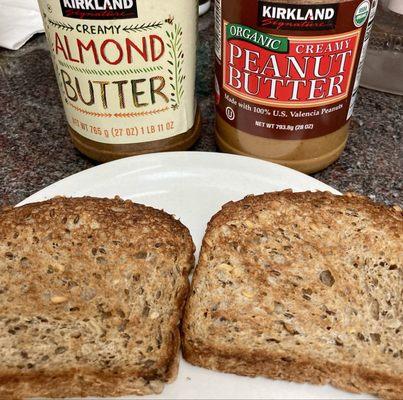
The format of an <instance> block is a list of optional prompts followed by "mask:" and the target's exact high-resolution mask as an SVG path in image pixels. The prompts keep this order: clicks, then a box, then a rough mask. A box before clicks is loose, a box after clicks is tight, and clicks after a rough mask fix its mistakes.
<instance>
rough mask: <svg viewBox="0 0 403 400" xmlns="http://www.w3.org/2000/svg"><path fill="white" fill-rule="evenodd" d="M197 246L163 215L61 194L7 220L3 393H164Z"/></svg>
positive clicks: (2, 278) (2, 219) (1, 302)
mask: <svg viewBox="0 0 403 400" xmlns="http://www.w3.org/2000/svg"><path fill="white" fill-rule="evenodd" d="M193 252H194V245H193V242H192V239H191V237H190V234H189V231H188V230H187V228H185V227H184V226H183V225H182V224H181V223H180V222H179V221H177V220H175V219H174V218H173V217H172V216H170V215H168V214H166V213H165V212H163V211H159V210H155V209H153V208H150V207H145V206H143V205H139V204H135V203H132V202H130V201H123V200H120V199H117V198H116V199H113V200H111V199H98V198H90V197H85V198H55V199H52V200H49V201H45V202H42V203H36V204H30V205H26V206H23V207H18V208H12V209H8V210H5V211H4V212H3V213H1V214H0V360H1V362H0V398H1V399H6V398H7V399H9V398H26V397H35V396H43V397H72V396H77V397H83V396H118V395H128V394H150V393H159V392H161V390H162V389H163V386H164V384H165V383H167V382H171V381H172V380H173V379H175V377H176V374H177V366H178V350H179V344H180V340H179V339H180V337H179V329H178V325H179V322H180V318H181V315H182V310H183V305H184V302H185V299H186V295H187V292H188V286H189V283H188V274H189V272H190V270H191V268H192V266H193Z"/></svg>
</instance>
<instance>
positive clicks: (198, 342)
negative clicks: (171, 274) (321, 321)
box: [182, 191, 403, 399]
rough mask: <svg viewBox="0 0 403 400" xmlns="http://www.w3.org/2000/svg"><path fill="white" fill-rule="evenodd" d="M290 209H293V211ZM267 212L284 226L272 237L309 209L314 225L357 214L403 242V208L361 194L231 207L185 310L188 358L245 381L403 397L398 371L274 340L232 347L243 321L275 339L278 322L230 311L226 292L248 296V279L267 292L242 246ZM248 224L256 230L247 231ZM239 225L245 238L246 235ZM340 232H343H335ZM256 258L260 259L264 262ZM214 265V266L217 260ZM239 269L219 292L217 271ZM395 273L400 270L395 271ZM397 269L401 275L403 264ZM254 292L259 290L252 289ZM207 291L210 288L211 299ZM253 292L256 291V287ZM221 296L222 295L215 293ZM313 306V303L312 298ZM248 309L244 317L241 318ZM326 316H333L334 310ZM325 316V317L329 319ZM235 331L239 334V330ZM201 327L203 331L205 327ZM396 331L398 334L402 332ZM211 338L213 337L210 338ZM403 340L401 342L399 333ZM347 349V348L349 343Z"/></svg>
mask: <svg viewBox="0 0 403 400" xmlns="http://www.w3.org/2000/svg"><path fill="white" fill-rule="evenodd" d="M286 207H290V208H293V209H292V210H291V209H290V210H287V208H286ZM267 210H269V211H270V212H271V213H272V214H273V215H274V217H273V220H274V221H276V222H274V223H273V224H277V226H275V225H274V227H273V231H274V230H275V229H277V228H280V229H283V228H284V225H286V222H284V221H285V220H286V219H287V216H286V215H285V214H286V213H287V212H289V213H291V212H297V213H299V212H300V211H299V210H303V213H302V214H306V215H308V217H307V218H308V219H309V215H312V213H317V219H313V220H314V221H317V220H320V219H321V218H323V219H324V220H325V221H326V222H324V224H325V223H329V224H332V221H331V220H329V214H328V210H331V211H332V212H333V211H335V212H334V215H335V216H336V217H334V218H337V215H338V214H337V212H338V211H339V210H342V211H343V212H344V211H345V210H350V211H347V212H351V213H354V215H356V214H359V213H361V212H362V213H365V218H368V219H369V220H371V223H372V224H374V226H376V227H378V228H379V230H382V229H385V230H387V234H386V235H387V236H386V237H388V240H390V241H395V243H399V241H400V240H401V237H402V233H403V224H402V222H403V213H402V210H401V209H400V208H399V207H397V206H394V207H387V206H384V205H380V204H375V203H373V202H372V201H370V200H369V199H367V198H365V197H363V196H358V195H355V194H347V195H344V196H334V195H332V194H330V193H326V192H303V193H293V192H292V191H283V192H275V193H267V194H263V195H260V196H247V197H246V198H244V199H243V200H240V201H238V202H230V203H227V204H225V205H224V206H223V207H222V209H221V210H220V211H219V212H218V213H216V214H215V215H214V216H213V217H212V219H211V220H210V222H209V224H208V227H207V230H206V234H205V236H204V239H203V244H202V249H201V255H200V259H199V263H198V265H197V267H196V269H195V272H194V276H193V281H192V285H191V291H190V296H189V298H188V301H187V304H186V308H185V315H184V319H183V323H182V351H183V355H184V358H185V359H186V360H187V361H189V362H190V363H192V364H194V365H198V366H201V367H205V368H209V369H213V370H217V371H223V372H229V373H235V374H239V375H246V376H265V377H268V378H273V379H285V380H290V381H295V382H310V383H314V384H331V385H334V386H336V387H338V388H341V389H343V390H347V391H350V392H357V393H358V392H366V393H371V394H376V395H378V396H380V397H383V398H386V399H400V398H402V397H403V374H402V373H401V371H400V372H399V371H398V370H394V371H393V368H391V369H392V370H391V371H389V372H388V373H386V372H385V371H381V370H380V369H377V365H361V364H355V363H353V362H351V361H350V362H349V361H346V362H340V361H337V362H333V361H332V360H331V359H329V358H326V357H320V356H318V355H317V354H316V355H315V354H310V353H309V351H308V350H307V351H305V352H304V350H303V349H302V348H301V347H299V348H298V347H297V346H295V347H294V348H293V349H292V351H290V350H289V349H290V347H284V348H282V347H281V345H276V343H280V340H281V339H280V338H274V339H268V341H273V342H274V344H273V343H271V345H270V347H268V346H267V348H266V347H265V345H264V344H263V345H261V346H260V347H255V348H253V346H252V345H249V344H248V343H247V341H246V339H243V340H242V339H239V341H235V343H236V344H234V345H231V343H233V342H234V338H235V339H236V337H237V335H238V336H240V335H241V334H242V328H240V329H241V333H238V332H239V329H238V327H239V325H236V324H237V323H239V321H241V320H243V321H246V322H245V323H247V324H249V326H252V328H251V331H253V332H254V333H255V334H256V335H260V336H262V335H264V334H266V333H270V327H268V326H267V325H266V324H267V323H268V321H270V323H273V321H275V320H273V319H271V320H268V319H267V318H266V317H265V316H264V314H263V316H261V315H255V316H245V315H244V314H241V313H245V312H246V311H245V310H253V309H254V308H252V306H251V308H249V309H247V308H246V307H245V308H242V307H239V305H236V303H233V305H232V306H231V304H232V303H231V301H234V300H233V297H231V296H232V295H231V294H229V293H230V292H225V291H226V290H227V289H228V287H230V288H231V290H233V292H231V293H236V292H237V291H239V290H241V289H238V288H237V287H236V285H237V282H241V281H242V282H248V280H254V281H256V282H260V283H257V286H258V287H259V290H260V291H263V292H264V291H265V288H264V287H263V286H264V285H267V279H266V278H267V274H266V272H265V271H264V272H261V269H259V271H256V270H253V269H252V266H253V262H254V261H253V260H252V262H251V258H252V257H253V254H259V253H254V252H253V251H252V250H251V249H248V250H250V251H249V252H248V253H247V252H246V251H243V250H245V249H243V247H245V246H247V244H245V243H250V241H248V240H249V239H250V237H251V236H252V235H253V232H252V231H253V230H254V229H257V228H256V226H257V225H259V223H257V222H256V220H258V221H260V217H256V216H257V215H260V213H261V212H264V211H267ZM332 215H333V214H332ZM340 218H341V217H340ZM303 219H304V218H302V220H303ZM287 221H288V220H287ZM309 221H311V220H309ZM328 221H329V222H328ZM320 222H321V221H319V223H320ZM249 224H250V229H249V230H247V228H248V227H249ZM240 226H241V227H242V229H243V231H241V228H240ZM231 228H232V229H234V232H235V233H232V234H227V236H225V235H226V232H227V231H228V230H229V229H231ZM334 229H341V228H339V227H337V225H336V226H335V227H334ZM259 232H260V231H259ZM294 232H296V233H298V228H295V231H294ZM262 236H263V235H262ZM223 238H224V239H223ZM245 238H246V239H245ZM302 239H303V238H302ZM232 240H235V241H236V243H235V246H238V249H237V250H236V251H233V249H232V248H231V246H232V243H231V241H232ZM284 244H287V245H288V244H289V243H288V242H286V241H285V243H284ZM306 245H309V244H306ZM313 247H315V246H313ZM286 248H287V247H286ZM315 248H317V247H315ZM395 248H399V245H396V246H395ZM400 249H401V246H400ZM234 254H239V258H238V259H234V257H235V256H234ZM245 254H247V255H245ZM286 254H287V253H286V252H284V254H280V256H283V255H284V256H285V258H287V255H286ZM396 256H399V255H398V254H395V257H396ZM400 256H401V254H400ZM255 257H256V258H258V257H259V255H257V256H255ZM213 259H214V261H211V260H213ZM273 259H275V257H273ZM258 261H260V260H256V262H258ZM272 261H273V260H272ZM220 262H221V263H222V262H224V264H222V265H221V266H220V265H218V266H217V264H216V263H220ZM265 262H267V260H265ZM214 265H215V266H214ZM232 265H237V266H239V265H243V266H245V268H244V269H243V270H242V271H243V272H242V274H243V275H242V276H241V278H239V276H236V274H235V278H234V276H233V275H232V276H231V275H228V273H227V275H225V276H227V278H224V277H223V276H224V275H220V276H221V277H222V279H221V281H220V282H221V285H222V288H219V289H216V288H217V287H218V285H219V284H218V283H217V282H216V280H215V279H216V278H213V277H212V276H214V277H215V275H214V274H215V273H216V271H215V269H216V268H218V267H222V268H223V269H224V271H228V270H230V271H231V272H230V273H232V274H234V273H233V271H232ZM273 265H274V266H273ZM273 265H271V266H269V267H270V268H272V269H270V271H274V272H276V273H278V274H279V273H280V272H279V271H281V273H282V274H284V273H286V269H287V268H288V267H287V265H289V264H287V263H285V264H284V269H282V270H281V269H280V267H279V268H277V267H276V265H275V262H274V261H273ZM393 267H394V268H395V267H396V266H393ZM397 268H400V267H399V265H398V266H397ZM245 269H246V270H247V271H248V272H247V274H248V275H247V274H246V273H245ZM256 269H258V268H256ZM275 269H277V270H278V271H276V270H275ZM228 276H229V278H228ZM233 278H234V279H233ZM225 279H227V280H225ZM237 279H238V280H237ZM301 279H302V278H301ZM332 279H333V278H332ZM327 283H328V282H327ZM245 285H246V286H245V287H247V286H248V284H247V283H246V284H245ZM330 285H333V282H330ZM234 286H235V288H234ZM249 286H250V287H252V284H250V285H249ZM206 288H208V290H207V292H206ZM272 288H273V289H271V288H270V286H269V287H268V288H267V292H268V293H269V294H270V290H274V286H272ZM253 289H256V288H255V287H253ZM347 289H348V288H347ZM198 290H201V291H203V292H204V293H205V297H206V300H205V301H206V303H203V305H202V306H201V305H200V301H201V298H202V297H203V296H202V295H199V294H198ZM288 290H293V291H294V290H295V293H296V292H297V291H298V290H299V289H297V287H296V285H295V289H293V286H292V285H291V286H290V289H288ZM215 291H216V293H219V294H215ZM223 293H226V295H225V296H226V301H225V300H223V297H224V294H223ZM273 293H274V295H276V296H277V297H275V300H278V301H281V299H279V298H278V297H279V296H278V292H275V291H274V292H273ZM295 293H294V292H292V293H283V296H284V297H287V296H291V298H293V296H295ZM245 295H246V296H247V298H246V300H249V299H248V297H251V294H250V293H246V294H245ZM307 296H308V295H307ZM255 298H256V300H253V301H254V303H253V304H255V306H261V308H263V306H262V304H263V300H262V298H261V297H259V296H257V297H255ZM221 300H223V302H224V303H225V307H224V309H223V310H222V311H220V309H218V310H217V304H220V301H221ZM307 300H311V299H310V298H309V296H308V297H307ZM251 301H252V300H251ZM399 301H400V304H403V303H402V299H401V292H400V300H399V299H398V300H397V302H399ZM275 303H276V302H275ZM253 304H252V305H253ZM278 304H279V303H278ZM241 308H242V311H240V310H241ZM294 311H295V310H294ZM327 311H328V312H329V315H330V316H331V317H332V316H333V311H330V310H327ZM248 312H249V311H248ZM268 313H269V314H272V313H274V311H273V310H269V311H268ZM203 314H204V315H203ZM294 314H295V313H294ZM324 317H326V314H325V315H324ZM209 318H210V319H209ZM283 318H284V317H283ZM290 318H292V316H290ZM306 318H309V317H306ZM221 320H222V321H223V322H222V323H223V324H227V325H225V327H224V326H223V327H221V326H220V321H221ZM210 321H214V322H210ZM228 321H233V322H228ZM313 321H314V320H313ZM312 323H314V322H312ZM234 325H235V328H236V329H238V330H235V331H234ZM286 325H287V324H284V326H285V327H286V330H288V331H289V332H286V334H287V335H288V336H291V337H292V335H298V332H296V331H295V332H293V329H294V328H290V327H289V326H288V325H287V326H286ZM201 326H202V327H203V329H201V328H200V327H201ZM244 326H245V325H244ZM229 329H230V330H229ZM329 329H330V328H329ZM218 332H219V333H220V334H221V335H223V336H222V339H221V340H219V339H216V338H215V336H216V335H218V334H219V333H218ZM396 332H398V330H397V331H396ZM400 334H401V333H400ZM209 335H212V336H210V337H209ZM397 335H399V333H398V334H397ZM273 336H274V335H273ZM295 337H297V336H295ZM277 339H278V340H277ZM253 340H254V339H253V338H252V337H250V338H249V341H251V342H252V341H253ZM324 340H325V339H324ZM327 340H328V339H327ZM340 345H341V346H342V345H343V344H340ZM336 347H337V346H336Z"/></svg>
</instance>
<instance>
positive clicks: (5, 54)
mask: <svg viewBox="0 0 403 400" xmlns="http://www.w3.org/2000/svg"><path fill="white" fill-rule="evenodd" d="M199 30H200V43H199V48H198V67H197V71H198V73H197V94H198V99H199V103H200V106H201V111H202V116H203V133H202V137H201V138H200V140H199V141H198V142H197V143H196V145H195V146H194V147H193V150H198V151H217V148H216V146H215V143H214V101H213V97H212V86H213V85H212V84H213V63H212V44H213V23H212V15H211V13H210V15H207V16H204V17H202V18H201V20H200V27H199ZM402 131H403V97H399V96H393V95H388V94H383V93H380V92H375V91H371V90H366V89H361V90H360V96H359V99H358V102H357V105H356V108H355V116H354V119H353V122H352V132H351V137H350V140H349V143H348V146H347V148H346V150H345V152H344V153H343V155H342V157H341V158H340V159H339V161H337V162H336V163H335V164H333V165H332V166H330V167H329V168H327V169H326V170H324V171H322V172H320V173H317V174H315V175H314V176H315V177H316V178H317V179H319V180H321V181H323V182H325V183H327V184H329V185H331V186H333V187H335V188H336V189H338V190H340V191H355V192H358V193H363V194H366V195H369V196H370V197H372V198H373V199H375V200H378V201H386V202H388V203H398V204H402V203H403V196H402V181H403V179H402V175H403V174H402V158H403V157H402V153H403V152H402V149H403V144H402V137H401V134H402ZM93 165H95V164H94V163H93V162H92V161H91V160H89V159H87V158H86V157H84V156H82V155H81V154H80V153H79V152H78V151H77V150H75V149H74V147H73V145H72V144H71V142H70V139H69V137H68V135H67V132H66V122H65V119H64V113H63V109H62V105H61V101H60V98H59V92H58V88H57V85H56V80H55V78H54V72H53V67H52V63H51V59H50V56H49V53H48V49H47V45H46V42H45V38H44V35H38V36H36V37H35V38H34V39H32V40H31V41H30V42H29V43H28V44H27V45H25V46H24V47H23V48H22V49H21V50H18V51H15V52H13V51H6V50H0V205H1V204H11V205H13V204H16V203H18V202H19V201H21V200H23V199H24V198H25V197H27V196H29V195H31V194H33V193H34V192H36V191H38V190H40V189H42V188H44V187H46V186H48V185H50V184H51V183H53V182H55V181H57V180H60V179H62V178H64V177H67V176H69V175H72V174H74V173H76V172H79V171H82V170H84V169H86V168H89V167H92V166H93Z"/></svg>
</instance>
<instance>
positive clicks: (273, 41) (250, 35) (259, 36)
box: [226, 24, 289, 53]
mask: <svg viewBox="0 0 403 400" xmlns="http://www.w3.org/2000/svg"><path fill="white" fill-rule="evenodd" d="M226 33H227V40H230V39H239V40H244V41H246V42H249V43H252V44H254V45H256V46H259V47H262V48H263V49H267V50H270V51H273V52H276V53H287V52H288V44H289V42H288V39H287V38H286V37H281V36H274V35H268V34H267V33H263V32H259V31H257V30H255V29H253V28H249V26H245V25H240V24H228V25H227V27H226Z"/></svg>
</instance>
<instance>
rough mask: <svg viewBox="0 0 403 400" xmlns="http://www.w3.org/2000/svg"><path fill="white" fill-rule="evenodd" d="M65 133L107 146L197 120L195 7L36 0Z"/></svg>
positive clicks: (123, 0) (179, 1) (157, 135)
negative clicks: (64, 118)
mask: <svg viewBox="0 0 403 400" xmlns="http://www.w3.org/2000/svg"><path fill="white" fill-rule="evenodd" d="M39 4H40V8H41V13H42V17H43V20H44V25H45V31H46V35H47V39H48V42H49V45H50V47H51V54H52V58H53V63H54V67H55V70H56V76H57V80H58V84H59V88H60V92H61V96H62V100H63V104H64V109H65V112H66V116H67V120H68V123H69V125H70V126H71V128H72V129H73V130H74V131H76V132H78V133H79V134H80V135H82V136H83V137H85V138H87V139H90V140H93V141H96V142H100V143H106V144H127V143H143V142H151V141H156V140H161V139H166V138H169V137H172V136H175V135H179V134H181V133H183V132H186V131H188V130H189V129H190V128H191V127H192V126H193V124H194V120H195V100H194V85H195V51H196V34H197V27H196V25H195V21H196V13H197V3H196V1H195V0H191V1H183V0H169V1H150V0H39Z"/></svg>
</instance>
